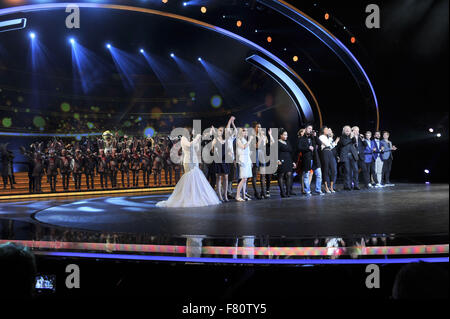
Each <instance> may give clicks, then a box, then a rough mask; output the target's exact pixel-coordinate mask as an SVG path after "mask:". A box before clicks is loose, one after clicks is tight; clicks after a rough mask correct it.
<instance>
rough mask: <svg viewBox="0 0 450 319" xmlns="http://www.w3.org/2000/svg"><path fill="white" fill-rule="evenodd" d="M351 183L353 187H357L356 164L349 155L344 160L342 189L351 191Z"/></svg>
mask: <svg viewBox="0 0 450 319" xmlns="http://www.w3.org/2000/svg"><path fill="white" fill-rule="evenodd" d="M352 182H353V187H359V178H358V162H357V161H356V160H355V159H354V158H353V156H352V155H351V154H348V156H347V157H346V158H344V187H345V188H346V189H352V188H353V187H352Z"/></svg>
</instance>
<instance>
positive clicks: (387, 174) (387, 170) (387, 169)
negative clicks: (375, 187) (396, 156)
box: [382, 157, 392, 184]
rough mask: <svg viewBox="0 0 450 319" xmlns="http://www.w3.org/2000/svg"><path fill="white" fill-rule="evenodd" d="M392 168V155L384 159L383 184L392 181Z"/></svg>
mask: <svg viewBox="0 0 450 319" xmlns="http://www.w3.org/2000/svg"><path fill="white" fill-rule="evenodd" d="M391 169H392V157H390V158H389V159H387V160H385V161H383V175H382V176H383V177H382V180H383V181H382V183H383V184H390V183H391Z"/></svg>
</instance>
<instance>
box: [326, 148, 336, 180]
mask: <svg viewBox="0 0 450 319" xmlns="http://www.w3.org/2000/svg"><path fill="white" fill-rule="evenodd" d="M322 161H323V163H322V175H323V181H324V182H326V183H327V185H328V186H330V182H334V181H335V180H336V176H337V166H336V163H335V161H336V158H335V157H334V154H333V152H332V151H331V150H324V151H323V152H322Z"/></svg>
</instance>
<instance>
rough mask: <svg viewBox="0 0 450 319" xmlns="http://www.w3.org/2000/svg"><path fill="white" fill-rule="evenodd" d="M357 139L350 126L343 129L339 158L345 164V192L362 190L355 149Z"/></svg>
mask: <svg viewBox="0 0 450 319" xmlns="http://www.w3.org/2000/svg"><path fill="white" fill-rule="evenodd" d="M355 144H356V137H355V134H354V132H353V131H352V128H351V127H350V126H348V125H346V126H344V128H343V129H342V137H341V139H340V140H339V144H338V145H339V149H340V153H339V157H340V160H341V162H343V163H344V168H345V173H344V190H347V191H351V190H352V189H355V190H360V188H359V181H358V162H357V160H358V152H357V150H356V147H355Z"/></svg>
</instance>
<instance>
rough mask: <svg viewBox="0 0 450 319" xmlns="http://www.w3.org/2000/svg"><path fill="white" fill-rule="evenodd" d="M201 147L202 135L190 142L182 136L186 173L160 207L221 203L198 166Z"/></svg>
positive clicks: (201, 205) (160, 203)
mask: <svg viewBox="0 0 450 319" xmlns="http://www.w3.org/2000/svg"><path fill="white" fill-rule="evenodd" d="M199 147H200V136H198V137H197V138H195V139H194V140H193V141H192V142H189V141H188V139H187V138H186V137H184V136H183V137H182V138H181V148H182V150H183V167H184V174H183V176H181V178H180V180H179V181H178V183H177V185H176V186H175V189H174V190H173V193H172V195H170V197H169V198H168V199H167V200H166V201H162V202H158V203H157V204H156V206H158V207H203V206H211V205H218V204H220V200H219V197H217V194H216V192H215V191H214V189H213V188H212V187H211V185H210V184H209V182H208V180H207V179H206V177H205V175H204V174H203V172H202V171H201V170H200V168H199V166H198V163H199V161H198V158H197V155H196V154H197V151H198V149H199Z"/></svg>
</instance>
